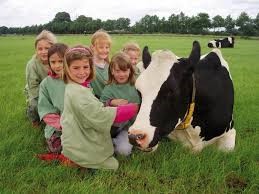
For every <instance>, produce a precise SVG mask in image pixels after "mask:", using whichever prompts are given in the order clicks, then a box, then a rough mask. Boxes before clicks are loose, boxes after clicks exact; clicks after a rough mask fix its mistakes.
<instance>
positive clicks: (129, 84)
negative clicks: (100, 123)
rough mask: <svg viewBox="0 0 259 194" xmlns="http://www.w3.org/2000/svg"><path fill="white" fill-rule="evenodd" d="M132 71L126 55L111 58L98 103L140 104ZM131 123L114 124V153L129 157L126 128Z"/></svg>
mask: <svg viewBox="0 0 259 194" xmlns="http://www.w3.org/2000/svg"><path fill="white" fill-rule="evenodd" d="M134 84H135V78H134V69H133V66H132V65H131V61H130V58H129V56H128V55H127V54H125V53H123V52H119V53H117V54H115V55H114V56H113V57H112V60H111V64H110V66H109V80H108V85H106V86H105V88H104V90H103V92H102V95H101V98H100V101H102V102H103V103H105V104H106V106H107V105H108V106H115V107H116V106H120V105H125V104H128V103H136V104H140V97H139V95H138V92H137V90H136V88H135V86H134ZM131 124H132V123H131V122H126V123H122V124H119V125H118V124H114V125H113V128H112V129H113V130H112V137H115V138H114V139H113V142H114V144H115V152H116V153H118V154H122V155H129V154H130V153H131V149H132V146H131V145H130V144H129V141H128V133H127V130H128V127H129V125H131Z"/></svg>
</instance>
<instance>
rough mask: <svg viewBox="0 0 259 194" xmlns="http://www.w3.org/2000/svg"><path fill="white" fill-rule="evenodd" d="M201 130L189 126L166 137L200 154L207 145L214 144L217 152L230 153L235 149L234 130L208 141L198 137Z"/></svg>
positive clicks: (197, 127)
mask: <svg viewBox="0 0 259 194" xmlns="http://www.w3.org/2000/svg"><path fill="white" fill-rule="evenodd" d="M200 132H201V128H200V127H199V126H195V128H193V126H189V127H188V128H186V129H184V130H173V131H172V132H171V133H170V134H169V135H168V137H169V138H170V139H172V140H175V141H180V142H181V143H182V144H183V146H184V147H188V148H189V149H191V150H192V151H193V152H200V151H202V149H203V148H205V147H206V146H208V145H211V144H216V146H217V147H218V149H219V150H222V151H231V150H233V149H234V147H235V137H236V130H235V129H234V128H232V129H230V130H229V131H228V132H225V133H223V134H222V135H220V136H217V137H215V138H213V139H211V140H209V141H205V140H204V138H201V137H200Z"/></svg>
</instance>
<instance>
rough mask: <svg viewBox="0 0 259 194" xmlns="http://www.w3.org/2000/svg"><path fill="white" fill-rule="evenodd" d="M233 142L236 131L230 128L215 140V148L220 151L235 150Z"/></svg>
mask: <svg viewBox="0 0 259 194" xmlns="http://www.w3.org/2000/svg"><path fill="white" fill-rule="evenodd" d="M235 140H236V130H235V129H234V128H232V129H230V130H229V131H228V132H227V133H225V134H224V135H223V136H222V137H221V138H219V139H218V140H217V147H218V149H219V150H222V151H226V152H228V151H232V150H233V149H234V148H235Z"/></svg>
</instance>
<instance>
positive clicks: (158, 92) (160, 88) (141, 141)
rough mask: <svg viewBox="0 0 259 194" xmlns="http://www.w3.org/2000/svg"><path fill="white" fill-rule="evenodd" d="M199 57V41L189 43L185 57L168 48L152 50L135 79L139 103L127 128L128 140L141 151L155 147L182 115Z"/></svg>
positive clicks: (189, 95)
mask: <svg viewBox="0 0 259 194" xmlns="http://www.w3.org/2000/svg"><path fill="white" fill-rule="evenodd" d="M199 59H200V45H199V43H198V42H197V41H194V43H193V49H192V52H191V54H190V56H189V58H180V59H177V57H176V56H175V55H174V54H173V53H172V52H171V51H161V50H160V51H156V52H154V53H153V54H152V60H151V63H150V64H149V66H148V67H147V69H146V70H145V71H143V72H142V74H140V76H139V77H138V79H137V81H136V88H137V89H138V90H139V91H140V93H141V96H142V103H141V107H140V111H139V113H138V116H137V118H136V121H135V122H134V124H133V125H132V126H131V127H130V129H129V141H130V143H131V144H133V145H135V146H137V147H138V148H140V149H141V150H143V151H151V150H152V149H153V148H155V147H157V144H158V142H159V140H160V139H161V137H163V136H166V135H168V134H169V133H170V132H171V131H172V130H173V129H174V128H175V126H176V125H177V124H178V123H179V122H180V121H181V120H182V119H183V117H184V115H185V113H186V110H187V107H188V103H189V102H190V98H191V93H192V72H193V68H194V65H195V64H196V63H198V61H199Z"/></svg>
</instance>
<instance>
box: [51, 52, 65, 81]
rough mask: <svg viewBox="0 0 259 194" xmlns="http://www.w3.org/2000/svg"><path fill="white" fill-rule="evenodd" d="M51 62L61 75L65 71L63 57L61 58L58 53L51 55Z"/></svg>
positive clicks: (52, 67) (55, 71)
mask: <svg viewBox="0 0 259 194" xmlns="http://www.w3.org/2000/svg"><path fill="white" fill-rule="evenodd" d="M49 64H50V68H51V69H52V71H54V73H56V74H57V75H59V76H61V74H62V72H63V58H61V57H60V56H59V55H58V54H57V53H54V54H53V55H51V56H50V57H49Z"/></svg>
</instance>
